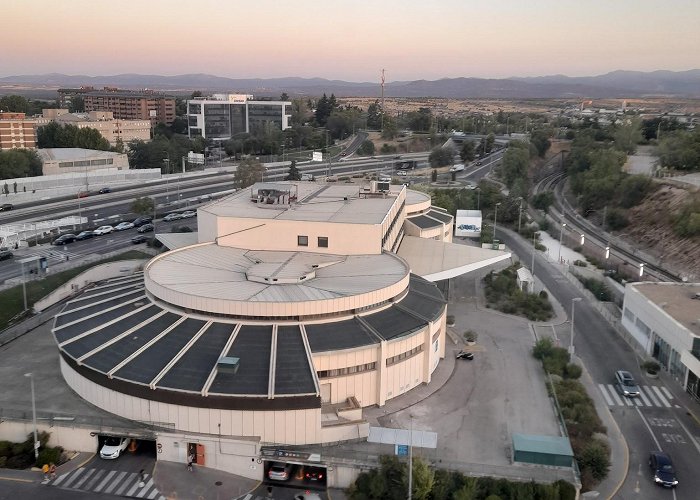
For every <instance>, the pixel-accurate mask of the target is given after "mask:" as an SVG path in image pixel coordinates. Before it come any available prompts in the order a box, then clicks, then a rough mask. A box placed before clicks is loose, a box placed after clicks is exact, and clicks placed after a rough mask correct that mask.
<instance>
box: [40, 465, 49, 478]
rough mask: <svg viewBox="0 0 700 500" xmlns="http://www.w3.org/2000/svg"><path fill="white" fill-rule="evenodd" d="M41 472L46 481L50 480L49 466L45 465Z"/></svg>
mask: <svg viewBox="0 0 700 500" xmlns="http://www.w3.org/2000/svg"><path fill="white" fill-rule="evenodd" d="M41 472H43V473H44V479H48V478H49V464H44V466H43V467H42V468H41Z"/></svg>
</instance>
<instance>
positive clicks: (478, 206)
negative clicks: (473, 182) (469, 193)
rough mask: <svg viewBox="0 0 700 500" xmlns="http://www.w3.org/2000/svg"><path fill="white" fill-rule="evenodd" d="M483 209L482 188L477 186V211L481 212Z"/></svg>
mask: <svg viewBox="0 0 700 500" xmlns="http://www.w3.org/2000/svg"><path fill="white" fill-rule="evenodd" d="M480 207H481V188H480V187H478V186H477V188H476V209H477V210H480Z"/></svg>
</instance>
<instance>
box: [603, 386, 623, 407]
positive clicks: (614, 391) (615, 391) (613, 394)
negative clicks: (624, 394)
mask: <svg viewBox="0 0 700 500" xmlns="http://www.w3.org/2000/svg"><path fill="white" fill-rule="evenodd" d="M606 387H607V388H608V390H609V391H610V394H611V395H612V397H613V398H615V403H617V404H618V405H620V406H622V405H623V403H622V400H621V399H620V396H619V395H618V394H617V389H615V388H614V387H613V386H612V385H610V384H608V385H607V386H606Z"/></svg>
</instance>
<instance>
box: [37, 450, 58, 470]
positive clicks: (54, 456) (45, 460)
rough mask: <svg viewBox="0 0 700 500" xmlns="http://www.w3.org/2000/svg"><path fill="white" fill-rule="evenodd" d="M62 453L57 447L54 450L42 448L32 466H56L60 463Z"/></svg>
mask: <svg viewBox="0 0 700 500" xmlns="http://www.w3.org/2000/svg"><path fill="white" fill-rule="evenodd" d="M62 453H63V448H61V447H60V446H57V447H55V448H44V449H43V450H41V451H39V458H38V459H37V460H36V462H35V463H34V465H36V466H37V467H41V466H42V465H44V464H50V463H54V464H58V463H60V462H61V454H62Z"/></svg>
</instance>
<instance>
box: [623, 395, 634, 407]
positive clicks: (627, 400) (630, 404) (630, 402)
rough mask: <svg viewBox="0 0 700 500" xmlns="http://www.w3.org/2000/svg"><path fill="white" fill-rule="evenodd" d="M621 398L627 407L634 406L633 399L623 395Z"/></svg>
mask: <svg viewBox="0 0 700 500" xmlns="http://www.w3.org/2000/svg"><path fill="white" fill-rule="evenodd" d="M620 397H621V398H622V400H623V401H624V402H625V404H626V405H627V406H634V403H633V402H632V401H630V399H632V398H628V397H627V396H622V395H621V396H620Z"/></svg>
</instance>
